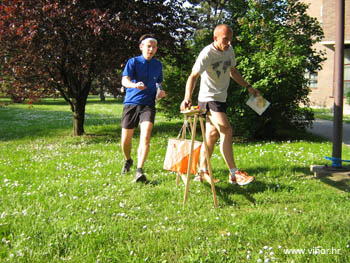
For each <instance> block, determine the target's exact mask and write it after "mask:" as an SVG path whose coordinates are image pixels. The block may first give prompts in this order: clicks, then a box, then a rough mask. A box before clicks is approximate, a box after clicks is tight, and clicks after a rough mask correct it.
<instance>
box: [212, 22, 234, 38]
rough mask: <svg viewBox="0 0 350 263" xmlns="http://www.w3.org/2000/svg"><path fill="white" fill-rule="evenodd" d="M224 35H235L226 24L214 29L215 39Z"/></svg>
mask: <svg viewBox="0 0 350 263" xmlns="http://www.w3.org/2000/svg"><path fill="white" fill-rule="evenodd" d="M223 33H231V34H232V35H233V31H232V29H231V28H230V27H229V26H228V25H226V24H221V25H217V26H216V27H215V29H214V37H215V36H218V35H219V34H223Z"/></svg>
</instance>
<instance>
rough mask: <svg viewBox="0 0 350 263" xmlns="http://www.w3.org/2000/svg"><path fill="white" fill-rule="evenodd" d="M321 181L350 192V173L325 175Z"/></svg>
mask: <svg viewBox="0 0 350 263" xmlns="http://www.w3.org/2000/svg"><path fill="white" fill-rule="evenodd" d="M320 181H321V182H322V183H325V184H327V185H330V186H332V187H334V188H337V189H338V190H340V191H343V192H350V176H349V175H343V176H329V177H323V178H320Z"/></svg>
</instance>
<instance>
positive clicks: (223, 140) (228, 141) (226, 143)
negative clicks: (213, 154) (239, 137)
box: [209, 111, 236, 169]
mask: <svg viewBox="0 0 350 263" xmlns="http://www.w3.org/2000/svg"><path fill="white" fill-rule="evenodd" d="M209 119H210V123H211V124H212V125H213V126H215V128H216V130H217V131H218V132H219V134H220V152H221V154H222V156H223V157H224V160H225V163H226V165H227V167H228V168H229V169H232V168H236V164H235V161H234V157H233V150H232V127H231V125H230V122H229V121H228V118H227V115H226V113H224V112H215V111H210V115H209Z"/></svg>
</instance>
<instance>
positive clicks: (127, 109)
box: [121, 34, 166, 182]
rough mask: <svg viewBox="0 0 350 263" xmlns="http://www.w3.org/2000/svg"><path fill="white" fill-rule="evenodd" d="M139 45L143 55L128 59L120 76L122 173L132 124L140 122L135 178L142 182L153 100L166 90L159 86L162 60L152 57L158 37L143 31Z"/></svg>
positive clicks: (126, 169) (128, 160)
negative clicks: (122, 95) (122, 96)
mask: <svg viewBox="0 0 350 263" xmlns="http://www.w3.org/2000/svg"><path fill="white" fill-rule="evenodd" d="M139 48H140V50H141V52H142V55H140V56H138V57H133V58H131V59H129V60H128V62H127V63H126V66H125V68H124V71H123V78H122V85H123V86H124V87H125V88H126V94H125V98H124V109H123V117H122V138H121V145H122V151H123V154H124V158H125V163H124V166H123V169H122V173H123V174H125V173H127V172H129V170H130V167H131V166H132V164H133V160H132V159H131V145H132V137H133V134H134V131H135V128H137V126H138V125H139V124H140V143H139V147H138V153H137V170H136V174H135V178H134V182H145V181H147V179H146V176H145V175H144V173H143V170H142V168H143V166H144V163H145V161H146V158H147V155H148V152H149V148H150V139H151V132H152V128H153V125H154V119H155V115H156V108H155V101H156V99H160V98H162V97H164V96H165V95H166V94H165V91H164V90H162V89H161V83H162V81H163V71H162V64H161V62H160V61H159V60H157V59H155V58H153V57H154V55H155V54H156V52H157V48H158V43H157V40H156V39H155V38H154V36H153V35H148V34H147V35H143V36H142V37H141V38H140V45H139Z"/></svg>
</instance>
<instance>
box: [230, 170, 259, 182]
mask: <svg viewBox="0 0 350 263" xmlns="http://www.w3.org/2000/svg"><path fill="white" fill-rule="evenodd" d="M253 181H254V177H253V176H249V175H248V173H246V172H244V171H241V170H237V171H236V172H235V175H234V176H232V175H231V174H230V175H229V181H228V182H229V183H230V184H238V185H247V184H249V183H251V182H253Z"/></svg>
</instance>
